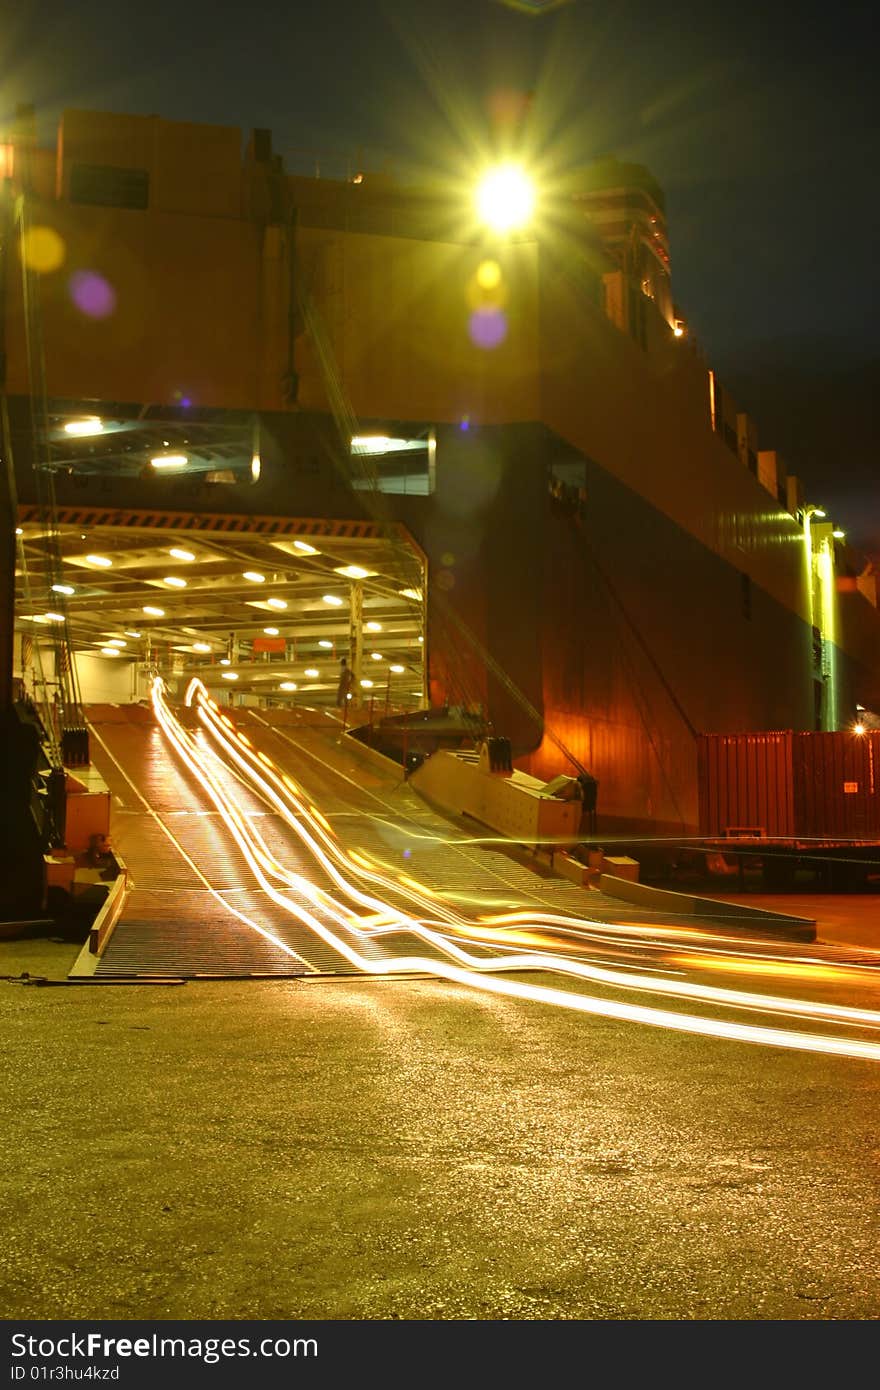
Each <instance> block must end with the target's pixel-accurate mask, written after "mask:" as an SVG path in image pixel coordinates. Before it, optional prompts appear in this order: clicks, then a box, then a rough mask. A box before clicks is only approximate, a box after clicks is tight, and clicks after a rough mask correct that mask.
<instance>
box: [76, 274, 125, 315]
mask: <svg viewBox="0 0 880 1390" xmlns="http://www.w3.org/2000/svg"><path fill="white" fill-rule="evenodd" d="M70 297H71V299H72V300H73V302H74V304H75V305H76V307H77V308H78V309H79V311H80V313H82V314H85V315H86V317H87V318H90V319H106V318H109V317H110V315H111V314H112V313H113V310H114V309H115V308H116V291H115V290H114V288H113V286H112V285H111V284H110V281H109V280H105V279H104V276H103V275H99V274H98V272H97V271H96V270H77V271H76V272H75V273H74V274H73V275H71V277H70Z"/></svg>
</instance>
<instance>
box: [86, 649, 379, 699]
mask: <svg viewBox="0 0 880 1390" xmlns="http://www.w3.org/2000/svg"><path fill="white" fill-rule="evenodd" d="M102 650H103V651H104V653H105V655H106V656H111V655H116V656H118V655H119V653H118V652H117V651H116V650H115V648H113V647H109V648H108V647H104V648H103V649H102ZM388 669H389V671H393V672H394V674H395V675H398V676H402V675H403V674H404V673H405V671H406V667H405V666H389V668H388ZM220 675H221V678H222V679H223V680H225V681H237V680H238V672H237V671H221V672H220ZM303 675H304V676H305V677H306V679H307V680H320V679H321V673H320V671H316V670H314V668H312V667H310V668H309V669H308V670H306V671H304V672H303ZM375 684H376V682H375V681H371V680H367V679H366V678H365V679H364V680H362V681H361V685H362V687H363V688H364V690H372V689H373V688H374V687H375ZM278 689H279V690H287V691H293V690H296V689H297V684H296V681H282V682H281V683H280V685H279V686H278Z"/></svg>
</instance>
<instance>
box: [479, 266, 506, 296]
mask: <svg viewBox="0 0 880 1390" xmlns="http://www.w3.org/2000/svg"><path fill="white" fill-rule="evenodd" d="M477 284H478V285H479V287H480V289H481V290H494V289H497V288H498V286H499V285H500V284H501V266H500V265H499V264H498V262H497V261H483V262H482V264H481V265H480V266H479V267H478V268H477Z"/></svg>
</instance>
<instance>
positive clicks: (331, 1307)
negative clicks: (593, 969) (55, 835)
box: [0, 943, 880, 1320]
mask: <svg viewBox="0 0 880 1390" xmlns="http://www.w3.org/2000/svg"><path fill="white" fill-rule="evenodd" d="M71 950H72V948H71V947H69V946H68V947H61V946H55V947H52V946H49V945H48V944H39V943H30V944H29V945H28V944H27V943H5V944H3V945H2V946H0V971H4V970H5V971H6V972H8V973H10V974H15V973H18V972H19V970H20V969H21V968H24V967H23V965H22V961H23V960H24V959H25V957H27V959H29V960H30V962H31V967H30V968H31V969H32V970H34V971H40V970H42V971H43V972H44V973H46V974H49V975H54V976H55V977H57V978H61V977H62V976H63V974H64V973H65V972H66V968H67V965H68V962H67V960H66V957H67V956H69V955H70V954H71ZM62 958H63V959H64V965H63V967H61V968H59V966H60V962H61V961H62ZM0 1013H2V1027H3V1037H4V1060H5V1063H6V1069H7V1075H8V1080H7V1085H6V1086H5V1087H4V1088H3V1093H2V1095H3V1098H2V1101H0V1106H2V1126H3V1133H4V1134H5V1135H6V1163H5V1165H4V1169H3V1174H2V1179H0V1183H2V1195H3V1209H4V1212H5V1213H6V1221H5V1226H6V1229H5V1233H4V1239H3V1242H2V1251H0V1268H2V1274H0V1299H2V1307H3V1310H4V1316H5V1317H7V1318H25V1317H31V1318H40V1319H47V1318H73V1319H78V1320H80V1319H85V1318H98V1317H100V1318H146V1319H168V1318H185V1319H197V1318H234V1319H245V1318H256V1319H270V1318H282V1319H287V1318H292V1317H302V1318H330V1319H394V1318H401V1319H421V1318H429V1319H462V1318H479V1319H484V1318H485V1319H639V1320H648V1319H675V1320H688V1319H740V1320H743V1319H749V1320H752V1319H824V1320H828V1319H873V1318H876V1317H877V1316H878V1315H880V1269H878V1261H877V1248H878V1235H880V1220H878V1186H877V1176H878V1157H880V1149H878V1142H877V1115H878V1113H880V1066H878V1065H877V1064H873V1063H869V1062H864V1061H853V1060H846V1059H834V1058H828V1057H824V1056H811V1055H807V1054H803V1053H797V1052H785V1051H777V1050H772V1049H769V1048H764V1047H759V1046H749V1045H742V1044H733V1043H729V1042H722V1041H713V1040H708V1039H703V1038H694V1037H687V1036H684V1035H681V1034H676V1033H667V1032H660V1031H658V1030H656V1029H649V1028H645V1027H640V1026H636V1025H631V1024H624V1023H618V1022H613V1021H606V1020H602V1019H593V1018H585V1017H579V1016H577V1015H572V1014H566V1013H563V1012H558V1011H554V1010H551V1009H550V1008H548V1007H546V1006H543V1005H539V1004H527V1003H521V1002H517V1001H513V1000H505V999H497V998H487V997H485V996H481V995H479V994H477V993H475V992H473V991H470V990H468V989H466V988H463V987H458V986H453V985H448V984H442V983H438V982H435V981H430V980H418V981H411V982H408V983H401V982H381V981H375V982H367V981H360V980H348V981H315V982H284V981H278V982H265V981H261V982H211V983H208V982H199V983H191V984H187V985H184V986H150V985H138V986H125V985H116V986H104V987H101V986H76V985H71V986H65V987H62V988H36V987H33V986H30V987H25V986H23V985H22V984H20V983H13V982H12V981H7V982H2V983H0Z"/></svg>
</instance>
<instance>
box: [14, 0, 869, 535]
mask: <svg viewBox="0 0 880 1390" xmlns="http://www.w3.org/2000/svg"><path fill="white" fill-rule="evenodd" d="M523 3H525V0H523ZM874 14H875V12H874V8H873V7H872V6H869V5H868V4H864V5H859V4H851V3H838V4H836V5H833V6H832V5H827V6H823V7H820V6H818V5H816V4H813V3H801V4H798V5H791V6H789V5H783V4H781V3H779V0H775V2H774V0H767V3H766V4H763V5H757V4H754V3H752V2H751V0H745V3H742V4H739V5H736V6H733V5H731V6H725V7H723V8H721V7H719V6H718V5H716V4H714V3H712V0H703V3H702V4H697V3H694V0H681V2H680V3H679V0H669V3H665V4H663V3H659V2H658V3H656V4H648V3H645V0H633V3H618V4H614V3H611V4H607V3H606V4H598V3H596V0H569V3H567V4H563V5H560V6H558V7H556V8H555V9H553V10H552V11H551V12H549V13H545V14H541V15H538V16H532V15H529V14H527V13H523V12H521V11H520V10H518V9H516V8H514V7H513V5H512V4H511V5H508V4H506V3H504V0H322V3H312V0H287V3H284V4H280V3H277V4H276V3H266V2H265V0H264V2H263V3H261V0H254V2H253V3H251V4H248V5H242V6H239V7H237V8H235V7H232V6H222V5H218V4H216V3H205V2H204V0H197V3H186V0H184V2H183V3H171V0H151V3H149V4H145V5H138V6H133V5H130V4H127V3H125V2H124V0H123V3H119V0H77V2H76V3H70V2H69V0H67V2H65V3H61V0H40V3H33V2H32V0H25V2H24V3H23V4H20V5H19V6H17V7H16V11H15V13H14V14H13V15H12V16H9V15H8V14H7V16H6V18H5V19H4V28H3V37H2V40H0V42H2V45H3V56H4V62H3V69H4V76H3V80H2V83H0V121H4V122H5V119H6V118H7V117H8V115H9V114H10V113H11V112H12V111H13V110H14V107H15V105H16V103H17V102H21V101H29V102H33V103H34V104H35V106H36V107H37V112H38V121H39V127H40V133H41V136H43V137H45V138H46V139H50V138H51V137H52V134H53V131H54V126H55V123H56V122H57V118H58V115H59V113H60V111H61V110H62V109H63V108H64V107H65V106H78V107H85V108H91V109H108V110H119V111H132V112H139V113H144V114H150V113H156V114H158V115H161V116H165V117H167V118H169V119H181V120H195V121H208V122H216V123H222V124H229V125H239V126H241V127H242V129H243V130H244V131H245V132H246V131H248V130H249V129H250V128H251V127H254V126H265V127H269V128H270V129H271V130H272V132H273V137H274V145H275V149H276V151H278V152H281V153H283V154H284V155H285V158H286V162H287V164H288V167H294V166H298V167H301V168H302V169H303V171H305V170H306V169H307V168H308V167H309V160H310V158H311V156H310V155H309V153H308V152H310V151H319V152H321V153H326V155H327V156H331V157H333V156H336V155H338V156H339V157H340V159H343V160H344V159H347V158H351V160H352V161H353V162H354V163H355V164H356V165H362V166H363V167H365V168H366V169H367V170H374V169H379V168H382V167H387V168H388V169H389V170H390V171H391V172H392V173H394V174H396V175H397V176H398V177H400V178H401V179H402V180H412V181H416V180H418V181H426V180H429V179H430V178H431V177H432V176H434V175H435V174H437V173H439V174H441V175H443V176H450V175H451V176H455V174H456V173H457V172H458V173H460V172H462V171H464V170H465V169H467V168H468V167H471V166H473V165H474V163H475V162H478V161H479V160H481V159H483V158H485V156H487V155H489V154H491V153H492V152H493V151H499V150H503V149H514V150H515V149H517V148H522V149H524V150H525V151H527V152H528V154H529V157H530V158H531V159H532V160H533V161H535V162H536V163H537V164H538V165H539V166H540V167H541V169H542V170H545V171H551V172H552V173H554V174H555V173H561V172H564V171H565V170H566V169H571V168H572V167H576V166H578V165H580V164H583V163H585V162H587V161H588V160H590V159H592V158H595V157H596V156H600V155H606V154H613V155H616V156H617V157H618V158H621V159H627V160H635V161H638V162H640V163H644V164H647V165H648V167H649V168H650V169H651V171H652V173H653V174H654V176H655V177H656V178H657V179H658V181H659V182H660V184H661V185H662V186H663V187H664V189H665V191H666V195H667V213H668V218H669V229H670V243H671V254H672V273H673V287H674V292H675V298H676V301H677V303H678V305H679V306H680V309H681V311H682V313H683V314H684V316H685V317H686V319H687V321H688V323H689V325H690V328H691V331H692V332H693V333H694V334H695V335H696V337H697V338H698V340H699V342H700V344H701V345H702V347H703V349H704V351H705V352H706V354H707V356H708V359H709V361H710V363H711V364H712V365H714V366H715V367H716V368H717V369H718V371H719V374H720V375H721V377H722V380H724V381H725V382H726V383H727V384H728V385H729V386H730V387H731V388H732V389H733V390H734V394H735V395H736V396H737V398H738V401H739V404H740V406H741V408H743V409H748V410H749V411H750V413H752V414H753V415H754V416H755V418H756V420H757V422H758V426H759V435H760V438H759V443H760V447H762V448H779V449H780V450H781V451H782V452H783V454H785V455H786V456H787V458H788V462H789V466H790V468H791V469H792V470H793V471H796V472H799V473H800V474H801V475H802V476H803V477H804V478H805V479H806V480H807V482H808V484H809V488H810V495H811V500H815V501H817V502H818V501H821V502H825V503H826V504H827V505H829V507H831V508H833V510H834V518H835V520H837V521H838V522H839V523H841V524H843V525H844V526H846V527H847V528H848V531H849V534H850V537H851V538H852V539H853V540H854V541H855V542H856V543H857V544H858V545H860V546H862V547H863V548H865V549H870V550H875V551H877V552H880V488H878V487H877V484H876V474H877V442H878V441H877V436H878V424H877V408H876V405H875V400H876V396H877V389H878V385H880V351H878V346H877V335H876V330H875V327H874V320H875V316H876V313H877V307H878V303H880V293H878V291H880V285H878V279H880V270H878V266H880V257H878V254H877V246H876V243H877V241H878V237H880V206H878V204H880V193H878V186H880V179H878V174H877V134H878V119H877V97H876V89H877V86H878V80H877V72H876V62H875V57H876V48H875V43H874V36H873V27H874ZM325 167H328V168H329V164H328V163H325Z"/></svg>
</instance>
